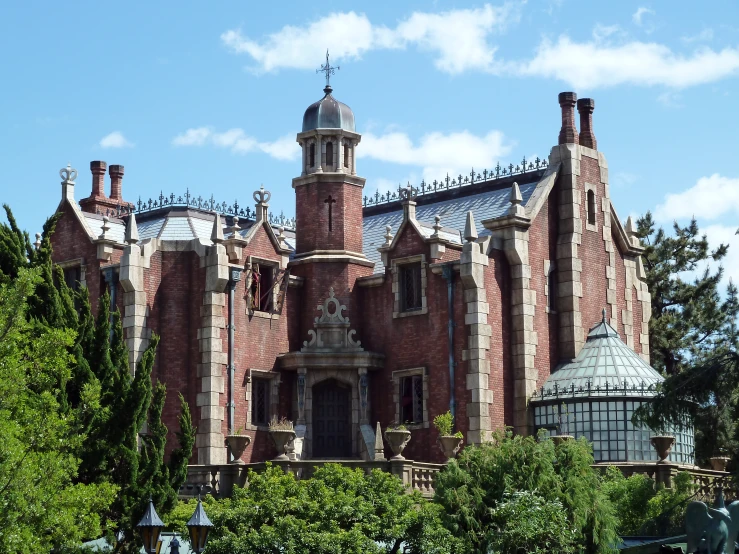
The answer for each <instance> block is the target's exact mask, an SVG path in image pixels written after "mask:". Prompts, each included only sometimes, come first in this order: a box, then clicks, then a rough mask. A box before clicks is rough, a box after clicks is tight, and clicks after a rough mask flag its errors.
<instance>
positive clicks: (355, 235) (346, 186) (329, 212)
mask: <svg viewBox="0 0 739 554" xmlns="http://www.w3.org/2000/svg"><path fill="white" fill-rule="evenodd" d="M322 70H323V71H326V73H327V76H326V87H325V88H324V89H323V92H324V96H323V98H321V99H320V100H319V101H318V102H315V103H314V104H311V105H310V106H309V107H308V109H307V110H305V114H304V115H303V127H302V131H301V132H300V133H298V136H297V141H298V143H299V144H300V147H301V149H302V154H303V155H302V167H301V175H300V177H296V178H294V179H293V189H294V190H295V206H296V222H295V224H296V225H295V234H296V242H295V255H294V257H293V259H292V261H291V264H290V265H291V271H292V273H293V274H295V275H299V276H301V277H304V278H305V288H304V294H303V298H304V308H305V310H304V312H303V313H307V314H310V315H309V316H308V317H306V321H305V322H304V325H303V326H302V327H303V328H302V331H303V332H304V333H307V331H308V329H311V328H312V324H313V317H314V315H315V313H314V312H315V309H316V306H317V305H319V304H321V302H323V300H324V299H325V298H326V295H327V294H328V291H329V288H333V289H334V291H335V293H336V297H337V298H339V299H340V300H341V302H343V303H344V304H345V305H346V306H347V308H348V309H349V310H351V309H352V307H353V305H354V303H355V302H354V300H355V299H354V290H353V289H354V282H355V281H356V278H357V277H361V276H363V275H369V274H371V273H372V267H373V266H374V264H373V263H372V262H370V261H369V260H368V259H367V257H366V256H365V255H364V253H363V252H362V249H363V248H362V190H363V189H364V182H365V180H364V179H363V178H362V177H358V176H357V171H356V157H355V150H356V147H357V145H358V144H359V141H360V140H361V136H360V135H359V134H358V133H357V132H356V129H355V126H354V114H353V113H352V110H351V109H350V108H349V106H347V105H346V104H343V103H342V102H339V101H338V100H336V99H335V98H334V97H333V95H332V88H331V85H330V84H329V74H330V73H331V72H332V71H333V68H331V67H330V66H329V64H328V59H327V61H326V66H325V67H324V68H322Z"/></svg>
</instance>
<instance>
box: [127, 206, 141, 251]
mask: <svg viewBox="0 0 739 554" xmlns="http://www.w3.org/2000/svg"><path fill="white" fill-rule="evenodd" d="M125 241H126V242H127V243H128V244H136V243H137V242H139V228H138V226H137V225H136V216H135V215H134V213H133V212H131V215H130V216H128V225H126V236H125Z"/></svg>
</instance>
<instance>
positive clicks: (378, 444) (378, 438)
mask: <svg viewBox="0 0 739 554" xmlns="http://www.w3.org/2000/svg"><path fill="white" fill-rule="evenodd" d="M384 459H385V447H384V445H383V444H382V427H380V422H379V421H378V422H377V428H376V429H375V460H376V461H382V460H384Z"/></svg>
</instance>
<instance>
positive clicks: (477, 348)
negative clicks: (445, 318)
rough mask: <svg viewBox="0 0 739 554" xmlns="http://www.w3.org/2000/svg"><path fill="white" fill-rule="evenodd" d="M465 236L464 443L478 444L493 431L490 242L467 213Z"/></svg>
mask: <svg viewBox="0 0 739 554" xmlns="http://www.w3.org/2000/svg"><path fill="white" fill-rule="evenodd" d="M464 234H465V239H466V241H467V242H466V243H465V244H464V246H463V248H462V254H461V255H460V259H459V263H460V276H461V278H462V286H463V287H464V301H465V307H466V313H465V316H464V323H465V325H466V326H467V330H468V331H467V348H466V349H464V350H463V351H462V360H463V361H466V362H467V390H468V391H470V396H471V402H469V403H468V404H467V418H468V428H467V444H479V443H481V442H482V441H483V440H484V439H485V434H486V433H489V432H490V431H491V430H492V424H491V420H490V405H491V404H492V403H493V391H492V390H491V389H490V360H489V359H488V357H487V355H488V350H489V349H490V336H491V335H492V332H491V329H490V325H489V324H488V313H489V312H490V307H489V305H488V302H487V293H486V292H485V267H486V266H487V265H488V263H489V260H488V255H487V247H488V244H489V241H490V239H489V237H484V238H482V239H478V238H477V230H476V227H475V222H474V219H473V217H472V212H467V224H466V226H465V233H464ZM451 386H454V383H452V384H451Z"/></svg>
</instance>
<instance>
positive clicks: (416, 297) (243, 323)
mask: <svg viewBox="0 0 739 554" xmlns="http://www.w3.org/2000/svg"><path fill="white" fill-rule="evenodd" d="M327 65H328V64H327ZM552 100H554V99H552ZM552 103H553V113H556V105H555V104H554V102H552ZM559 104H560V106H561V114H562V115H561V129H556V128H553V129H552V132H551V136H552V139H553V141H552V142H553V143H555V145H554V146H553V147H552V148H551V151H550V153H549V157H548V159H546V160H539V159H537V160H535V161H526V160H524V161H523V162H521V163H519V164H518V165H517V166H516V167H514V165H510V166H509V167H508V168H501V167H500V166H498V167H497V168H495V169H493V170H492V171H491V170H485V171H480V170H472V172H471V173H470V174H469V175H466V176H459V177H449V176H447V177H446V178H445V179H443V180H442V181H440V182H436V181H435V182H433V183H425V182H424V183H421V184H420V185H417V186H416V185H414V186H411V185H408V186H407V187H405V188H400V189H399V191H397V192H396V193H392V194H391V193H388V194H387V195H382V196H380V195H379V194H375V195H374V196H372V195H370V194H374V191H372V193H370V192H369V191H367V189H366V188H365V179H364V178H363V177H361V176H360V174H361V173H360V171H359V170H360V168H359V167H358V165H357V157H356V156H355V152H356V151H357V149H360V148H361V147H362V146H361V138H362V137H361V134H360V133H358V132H357V128H356V127H355V118H354V114H353V112H352V111H351V109H350V108H349V107H348V106H347V105H345V104H343V103H341V102H339V101H338V100H336V99H335V98H334V96H333V90H332V88H331V86H330V85H329V84H328V80H327V85H326V88H325V89H324V96H323V98H322V99H321V100H319V101H318V102H316V103H314V104H313V105H311V106H310V107H309V108H308V109H307V111H306V112H305V116H304V118H303V122H302V127H301V130H300V132H299V133H298V134H297V142H298V143H299V145H300V147H301V151H302V156H301V161H300V167H297V166H296V168H295V170H296V171H295V175H296V177H295V178H294V179H293V180H292V188H293V189H294V194H295V209H296V211H295V219H294V220H287V219H285V218H284V216H282V217H277V216H276V215H275V214H274V213H273V212H270V205H269V202H270V196H271V195H270V192H269V191H268V190H265V189H264V187H261V188H259V190H257V191H256V192H255V193H254V201H255V204H254V209H252V207H251V206H249V207H242V206H238V205H233V206H226V205H225V204H217V203H215V202H214V201H213V200H203V199H202V197H197V198H196V197H194V196H193V195H192V194H191V193H190V191H187V192H186V193H185V194H184V195H183V196H175V195H170V196H168V197H165V196H164V195H162V194H159V197H158V199H155V200H154V201H149V202H147V203H142V202H140V201H139V202H131V200H132V199H131V198H128V199H126V193H125V190H124V186H123V175H124V168H123V166H120V165H111V166H107V164H106V163H105V162H103V161H93V162H91V163H90V170H91V172H92V188H91V191H90V194H89V196H87V197H86V198H80V199H79V200H77V199H76V198H75V174H76V171H74V170H72V169H71V168H68V169H66V170H63V171H62V178H63V182H62V196H61V198H62V200H61V202H60V204H59V207H58V211H60V212H62V214H63V215H62V218H61V219H60V221H59V223H58V224H57V228H56V232H55V234H54V236H53V238H52V244H53V248H54V261H55V262H57V263H58V264H60V265H61V267H62V268H63V269H64V272H65V277H66V279H67V281H68V282H69V283H70V284H71V285H73V286H77V287H79V286H83V287H87V289H88V290H89V292H90V297H91V302H92V306H93V309H94V310H96V309H97V304H98V302H99V301H100V298H102V295H103V293H104V292H105V291H106V290H109V291H110V292H111V302H112V303H113V304H114V305H115V307H116V308H117V309H118V310H120V312H121V315H122V321H123V327H124V333H125V340H126V344H127V346H128V349H129V360H130V364H131V371H134V370H135V364H136V363H137V362H138V361H139V359H140V357H141V355H142V352H143V351H144V349H145V348H146V346H147V344H148V342H149V340H150V338H151V336H152V333H156V334H157V335H159V336H160V337H161V342H160V343H159V349H158V354H157V358H156V362H155V366H154V370H153V375H152V378H153V379H155V380H158V381H161V382H163V383H164V384H166V386H167V390H168V395H167V402H166V406H165V409H164V413H163V419H164V423H165V424H166V425H167V427H168V429H169V433H170V436H169V440H168V451H171V449H173V448H174V447H175V445H176V438H175V432H176V431H177V428H178V425H177V415H178V411H179V405H178V398H177V393H178V392H179V393H182V394H183V395H184V397H185V398H186V399H187V401H188V402H189V404H190V408H191V410H192V413H193V419H194V424H195V425H196V426H197V439H196V445H195V450H194V454H193V459H192V463H193V464H206V465H207V464H213V465H218V464H225V463H227V462H229V458H230V453H229V452H228V448H227V443H226V441H225V438H226V436H229V435H237V434H245V435H249V436H250V437H251V442H250V444H249V445H248V446H247V447H246V449H245V451H244V453H243V455H242V456H241V460H242V461H243V462H247V463H249V462H260V461H264V460H268V459H272V458H274V457H275V455H276V453H275V449H274V445H273V442H272V440H271V439H270V436H269V428H268V426H269V422H270V420H271V419H273V418H278V419H280V418H287V419H289V420H291V421H292V422H294V431H295V436H296V438H295V440H294V445H293V446H292V447H291V448H292V450H291V452H290V456H292V457H293V458H297V459H359V460H361V459H364V460H374V459H377V460H380V459H383V460H384V459H385V458H384V457H383V456H386V455H387V454H385V453H383V449H382V446H383V443H382V437H378V434H379V433H381V430H384V429H386V428H387V427H388V426H389V425H392V424H404V425H405V426H406V427H407V429H408V430H409V431H410V432H411V436H412V440H410V442H409V443H408V444H407V447H406V448H405V450H404V451H403V456H405V457H406V458H409V459H412V460H417V461H425V462H438V463H443V462H445V461H446V457H445V456H444V455H443V454H442V452H441V450H440V449H439V448H438V446H437V434H438V433H437V432H436V430H435V429H434V428H433V425H431V423H432V421H433V419H434V417H435V416H437V415H439V414H442V413H444V412H446V411H447V410H450V411H451V412H452V414H453V416H454V430H455V431H461V432H462V434H463V435H464V444H465V445H468V444H476V443H480V442H481V441H483V440H485V437H486V436H489V434H490V433H491V432H492V431H494V430H496V429H500V428H502V427H504V426H511V427H513V429H514V431H515V432H516V433H522V434H530V433H534V432H535V431H536V430H537V429H538V428H540V427H545V428H547V429H548V430H549V431H550V432H551V434H553V435H554V434H558V432H559V429H557V424H556V422H553V421H550V420H547V419H546V417H545V418H544V419H542V420H539V419H537V420H536V421H535V418H534V406H533V405H530V403H531V402H532V399H533V401H534V405H535V404H536V402H537V401H550V404H551V403H556V402H557V399H556V394H555V396H551V398H550V397H546V398H545V397H542V396H541V395H544V392H541V393H540V396H537V391H545V390H550V389H547V385H546V383H547V379H548V378H549V377H550V375H552V374H553V373H554V372H555V370H556V368H557V367H558V366H559V365H560V364H567V363H571V362H573V360H575V359H576V358H577V356H578V355H579V354H580V352H581V350H582V349H583V347H584V345H585V344H586V339H587V338H588V331H589V329H590V328H592V327H594V326H596V325H598V324H601V322H603V324H606V323H607V325H608V327H609V329H612V330H613V333H614V334H616V335H618V337H620V338H618V340H619V341H620V340H623V341H624V343H625V345H624V346H625V347H628V349H629V350H630V351H631V352H632V353H633V355H635V356H638V357H640V358H641V360H642V361H643V362H644V366H645V367H648V363H649V339H648V322H649V316H650V313H651V311H650V295H649V291H648V290H647V287H646V283H645V275H644V268H643V266H642V261H641V258H640V255H641V253H642V247H641V246H640V244H639V241H638V239H637V238H636V237H635V236H634V233H633V225H632V224H631V223H629V224H628V225H626V224H622V222H621V221H620V220H619V218H618V216H617V215H616V211H615V209H614V206H613V204H612V202H611V198H610V194H609V183H608V178H609V177H608V175H609V174H608V164H607V162H606V158H605V155H604V154H603V153H602V152H600V151H598V150H596V148H597V142H596V139H595V134H594V127H593V111H594V108H595V103H594V102H593V101H592V100H590V99H581V100H580V101H578V100H577V96H576V94H575V93H572V92H566V93H562V94H560V95H559ZM576 107H577V110H578V111H579V113H580V115H581V118H580V127H581V128H580V132H579V133H578V129H577V125H576V119H575V109H576ZM596 115H597V114H596ZM297 123H299V122H298V121H296V124H297ZM557 133H559V134H558V135H557ZM106 169H109V175H110V179H111V191H110V195H106V191H105V173H106ZM65 172H66V173H65ZM78 180H79V179H78ZM288 186H289V183H271V184H269V186H268V187H267V188H272V189H273V190H274V189H275V188H277V187H282V188H285V187H288ZM76 188H77V196H79V189H80V186H79V184H78V185H77V187H76ZM256 188H258V187H255V189H256ZM157 192H158V191H157ZM200 192H201V193H203V192H204V191H200ZM195 194H197V193H195ZM603 309H605V313H604V314H603V313H602V310H603ZM609 336H610V335H609ZM614 340H615V339H614ZM633 365H635V366H636V365H638V364H633ZM618 380H619V379H618V372H616V373H615V374H614V381H618ZM613 384H614V385H619V386H620V382H615V383H613ZM611 390H613V388H612V389H611ZM545 396H546V395H545ZM570 433H571V434H574V433H572V430H571V431H570ZM587 436H589V438H591V439H593V436H592V435H587ZM385 452H387V453H389V452H390V450H389V449H388V448H387V446H385ZM626 457H628V456H626Z"/></svg>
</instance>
